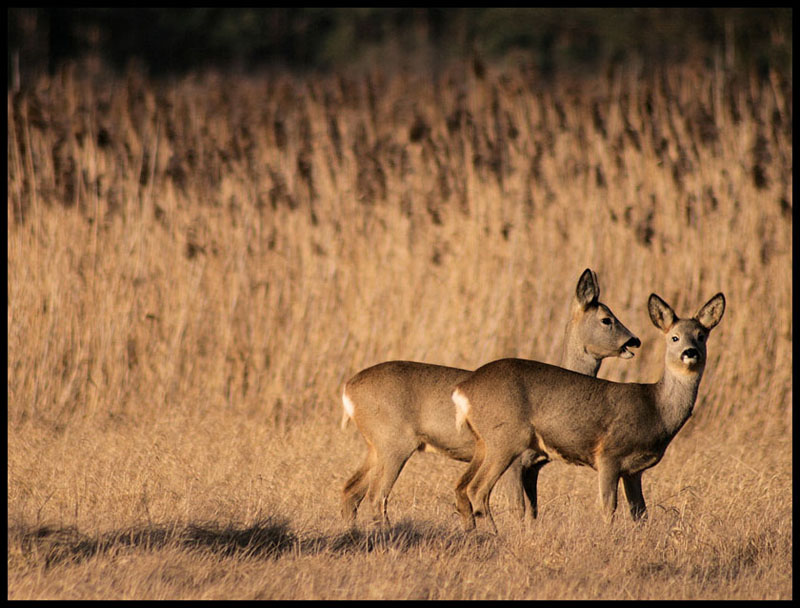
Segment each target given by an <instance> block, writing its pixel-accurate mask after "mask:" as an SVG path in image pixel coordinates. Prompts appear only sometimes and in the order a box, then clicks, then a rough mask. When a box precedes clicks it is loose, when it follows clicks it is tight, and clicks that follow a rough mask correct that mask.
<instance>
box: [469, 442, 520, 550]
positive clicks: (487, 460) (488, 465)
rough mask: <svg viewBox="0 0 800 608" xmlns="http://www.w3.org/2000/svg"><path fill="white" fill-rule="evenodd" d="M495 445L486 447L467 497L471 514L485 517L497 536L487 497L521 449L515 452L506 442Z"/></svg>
mask: <svg viewBox="0 0 800 608" xmlns="http://www.w3.org/2000/svg"><path fill="white" fill-rule="evenodd" d="M495 445H496V446H497V447H494V446H489V445H487V446H486V454H485V456H484V458H483V462H482V463H481V465H480V466H479V467H478V470H477V471H476V472H475V475H474V476H473V478H472V481H470V482H469V485H468V486H467V496H468V497H469V501H470V503H472V512H473V514H474V515H475V516H478V517H480V516H485V517H486V519H487V521H488V522H489V526H490V527H491V528H492V531H493V532H494V533H495V534H497V526H496V525H495V523H494V517H493V516H492V510H491V508H490V506H489V497H490V496H491V493H492V489H493V488H494V485H495V484H496V483H497V480H498V479H500V476H501V475H502V474H503V473H504V472H505V470H506V469H507V468H508V466H509V465H510V464H511V462H512V461H513V460H514V458H516V457H517V455H519V454H520V453H521V452H522V449H518V450H515V449H514V447H513V444H509V443H507V442H499V443H498V444H495Z"/></svg>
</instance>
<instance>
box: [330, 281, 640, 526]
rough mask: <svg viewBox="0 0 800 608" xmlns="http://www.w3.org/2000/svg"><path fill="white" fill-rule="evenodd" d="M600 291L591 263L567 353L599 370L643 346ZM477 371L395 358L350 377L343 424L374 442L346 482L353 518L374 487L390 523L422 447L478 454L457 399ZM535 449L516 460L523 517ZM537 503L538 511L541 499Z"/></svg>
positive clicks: (460, 456)
mask: <svg viewBox="0 0 800 608" xmlns="http://www.w3.org/2000/svg"><path fill="white" fill-rule="evenodd" d="M599 296H600V287H599V285H598V283H597V275H596V274H595V273H594V272H592V271H591V270H590V269H588V268H587V269H586V270H585V271H584V272H583V274H582V275H581V277H580V279H579V281H578V285H577V288H576V291H575V299H574V301H573V303H572V308H571V315H570V319H569V322H568V324H567V327H566V335H565V340H564V352H563V357H562V359H563V363H564V365H567V366H569V367H570V368H571V369H574V370H576V371H578V372H582V373H586V374H591V375H596V374H597V370H598V369H599V367H600V363H601V360H602V359H603V358H604V357H612V356H617V357H621V358H623V359H629V358H631V357H633V353H632V352H630V351H629V350H628V348H629V347H639V346H640V345H641V342H640V341H639V339H638V338H637V337H636V336H634V335H633V334H632V333H631V332H630V331H628V330H627V329H626V328H625V326H624V325H622V323H620V322H619V320H618V319H617V318H616V317H615V316H614V314H613V313H612V312H611V310H610V309H609V308H608V306H606V305H605V304H603V303H601V302H599V301H598V298H599ZM469 374H470V371H469V370H465V369H458V368H453V367H444V366H441V365H430V364H426V363H416V362H412V361H388V362H385V363H380V364H378V365H375V366H373V367H369V368H367V369H365V370H362V371H361V372H359V373H357V374H356V375H355V376H353V377H352V378H351V379H350V380H348V381H347V382H346V383H345V386H344V391H343V393H342V403H343V405H344V414H343V417H342V428H344V427H345V426H346V424H347V421H348V420H349V419H351V418H352V419H353V421H354V422H355V424H356V426H357V427H358V430H359V431H360V432H361V434H362V435H363V437H364V439H365V440H366V442H367V455H366V458H365V459H364V462H363V464H362V465H361V467H360V468H359V469H358V470H357V471H356V472H355V473H354V474H353V475H352V476H351V477H350V479H349V480H348V481H347V483H346V484H345V486H344V489H343V498H342V517H343V518H344V520H345V522H347V523H348V524H352V523H353V522H354V521H355V518H356V514H357V511H358V506H359V504H360V503H361V501H362V500H363V498H364V496H365V495H366V494H367V493H369V501H370V502H371V503H372V506H373V510H374V519H375V521H376V522H379V523H382V524H384V525H388V522H389V520H388V517H387V514H386V505H387V500H388V497H389V493H390V492H391V489H392V486H393V485H394V483H395V481H396V479H397V476H398V475H399V474H400V471H401V470H402V468H403V466H404V465H405V463H406V461H407V460H408V459H409V457H411V455H412V454H413V453H414V452H415V451H417V450H419V451H434V452H440V453H443V454H445V455H447V456H449V457H450V458H453V459H456V460H461V461H465V462H466V461H469V460H470V459H471V458H472V456H473V451H474V447H475V440H474V439H473V436H472V433H471V432H470V431H469V430H467V429H457V428H456V424H455V421H456V410H455V408H454V406H453V402H452V400H451V394H452V391H453V388H454V387H455V386H456V384H458V383H459V382H461V381H462V380H464V379H466V378H467V377H468V376H469ZM526 456H528V455H527V454H526ZM530 456H532V457H533V459H532V461H531V462H528V461H527V460H525V458H520V459H519V461H518V462H515V463H514V481H513V482H514V492H515V499H516V502H517V504H518V506H519V509H520V514H521V515H522V516H523V517H525V514H526V511H527V512H528V513H529V514H530V510H528V509H526V504H525V498H524V495H523V487H522V486H523V484H524V483H526V479H529V478H530V477H531V476H530V475H529V474H527V473H526V470H527V468H528V467H529V466H532V463H533V462H536V461H537V459H538V458H539V457H538V456H537V455H536V454H533V453H532V452H531V454H530ZM523 460H525V462H521V461H523ZM537 470H538V469H537ZM534 482H535V479H534ZM525 494H526V495H528V496H530V495H531V491H530V490H529V489H528V488H525ZM533 495H534V496H535V488H534V491H533ZM532 507H533V509H534V510H535V502H534V504H533V505H532ZM533 516H535V513H533Z"/></svg>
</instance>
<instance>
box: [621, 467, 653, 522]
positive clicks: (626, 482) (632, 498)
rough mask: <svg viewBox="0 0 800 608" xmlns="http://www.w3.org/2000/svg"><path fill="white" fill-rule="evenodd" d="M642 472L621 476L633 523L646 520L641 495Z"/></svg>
mask: <svg viewBox="0 0 800 608" xmlns="http://www.w3.org/2000/svg"><path fill="white" fill-rule="evenodd" d="M642 472H643V471H639V472H638V473H633V474H631V475H623V476H622V486H623V487H624V488H625V497H626V498H627V499H628V506H629V507H630V509H631V517H632V518H633V521H639V520H640V519H647V505H646V504H645V502H644V494H642Z"/></svg>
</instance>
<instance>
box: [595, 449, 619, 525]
mask: <svg viewBox="0 0 800 608" xmlns="http://www.w3.org/2000/svg"><path fill="white" fill-rule="evenodd" d="M597 473H598V481H599V486H600V505H601V506H602V509H603V515H604V516H605V519H606V521H607V522H609V523H611V521H612V520H613V519H614V511H616V510H617V487H618V485H619V476H620V473H619V465H618V464H617V463H616V462H614V461H601V462H600V463H598V466H597Z"/></svg>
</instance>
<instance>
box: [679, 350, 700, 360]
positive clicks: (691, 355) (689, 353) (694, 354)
mask: <svg viewBox="0 0 800 608" xmlns="http://www.w3.org/2000/svg"><path fill="white" fill-rule="evenodd" d="M681 357H686V358H688V359H699V358H700V352H699V351H698V350H697V349H696V348H687V349H686V350H685V351H683V353H682V354H681Z"/></svg>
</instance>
